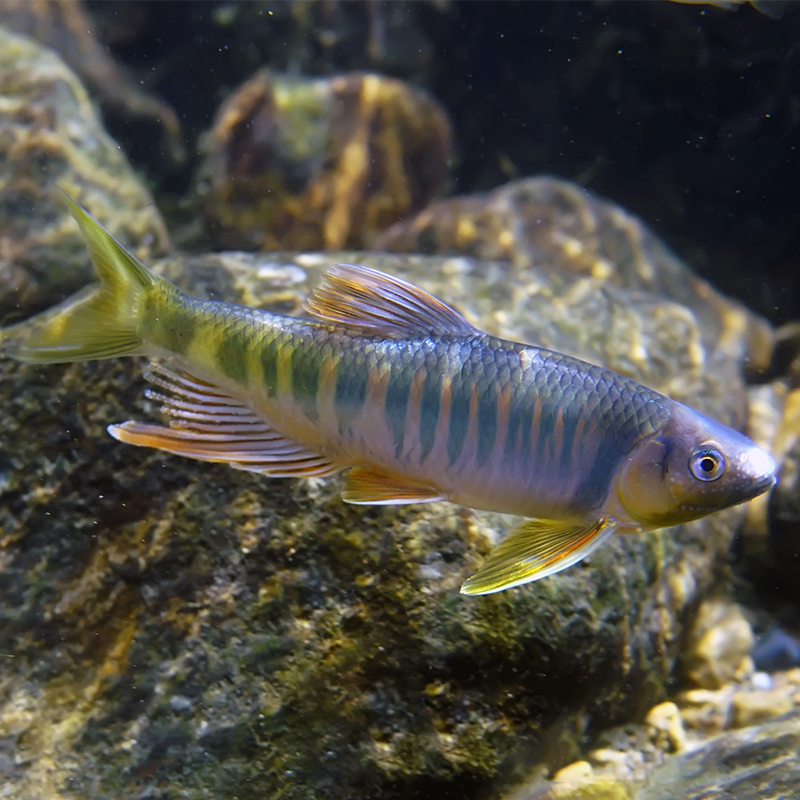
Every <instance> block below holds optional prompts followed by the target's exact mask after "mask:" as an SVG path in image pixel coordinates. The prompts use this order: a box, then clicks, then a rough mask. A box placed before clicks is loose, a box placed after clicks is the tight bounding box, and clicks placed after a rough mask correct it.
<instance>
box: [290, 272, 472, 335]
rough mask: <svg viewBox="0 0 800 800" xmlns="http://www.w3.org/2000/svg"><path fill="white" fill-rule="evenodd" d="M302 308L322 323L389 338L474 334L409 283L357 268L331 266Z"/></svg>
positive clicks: (450, 310)
mask: <svg viewBox="0 0 800 800" xmlns="http://www.w3.org/2000/svg"><path fill="white" fill-rule="evenodd" d="M304 308H305V310H306V311H307V312H308V313H309V314H311V315H312V316H314V317H317V318H318V319H321V320H323V321H325V322H334V323H339V324H341V325H352V326H357V327H358V328H360V329H361V330H364V331H367V332H369V333H374V334H380V335H383V336H388V337H392V338H400V337H407V336H410V335H419V334H429V335H448V334H449V335H454V336H471V335H473V334H475V333H477V330H476V328H475V327H474V326H473V325H472V324H471V323H470V322H469V321H468V320H467V319H466V318H465V317H463V316H462V315H461V314H459V313H458V311H456V310H455V309H453V308H450V306H448V305H446V304H445V303H443V302H442V301H441V300H437V299H436V298H435V297H433V296H432V295H430V294H428V293H427V292H425V291H423V290H422V289H420V288H419V287H417V286H414V284H412V283H408V282H407V281H404V280H401V279H400V278H395V277H394V276H392V275H387V274H386V273H384V272H381V271H380V270H377V269H372V268H370V267H362V266H359V265H357V264H337V265H335V266H333V267H331V268H330V269H329V270H328V271H327V272H326V273H325V276H324V277H323V279H322V283H321V284H320V285H319V286H318V287H317V288H316V289H314V291H313V293H312V295H311V297H310V298H309V299H308V300H307V301H306V302H305V304H304Z"/></svg>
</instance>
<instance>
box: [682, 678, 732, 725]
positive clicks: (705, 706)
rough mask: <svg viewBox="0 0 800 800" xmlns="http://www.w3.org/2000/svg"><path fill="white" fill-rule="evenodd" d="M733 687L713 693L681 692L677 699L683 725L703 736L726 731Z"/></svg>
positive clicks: (695, 690)
mask: <svg viewBox="0 0 800 800" xmlns="http://www.w3.org/2000/svg"><path fill="white" fill-rule="evenodd" d="M732 697H733V687H731V686H726V687H725V688H724V689H719V690H717V691H713V690H711V689H689V690H688V691H685V692H681V693H680V694H679V695H678V697H677V698H676V699H677V703H678V705H679V706H680V711H681V719H682V720H683V724H684V725H685V726H686V727H687V728H689V729H691V730H695V731H698V732H699V733H701V734H703V735H712V734H716V733H721V732H722V731H724V730H725V729H726V728H727V727H728V725H729V722H730V718H731V699H732Z"/></svg>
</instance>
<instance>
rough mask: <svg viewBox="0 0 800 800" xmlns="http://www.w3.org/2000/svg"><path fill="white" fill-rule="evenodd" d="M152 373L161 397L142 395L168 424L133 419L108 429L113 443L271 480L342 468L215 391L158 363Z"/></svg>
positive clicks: (151, 392) (149, 393) (150, 376)
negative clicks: (158, 406) (156, 404)
mask: <svg viewBox="0 0 800 800" xmlns="http://www.w3.org/2000/svg"><path fill="white" fill-rule="evenodd" d="M150 369H151V371H150V372H148V373H147V374H146V376H145V377H146V378H147V379H148V380H149V381H150V383H152V384H154V385H155V386H158V387H159V389H161V390H163V391H164V393H162V392H159V391H154V390H152V389H148V390H147V393H146V396H147V397H148V398H149V399H151V400H155V401H157V402H160V403H161V412H162V413H163V414H164V415H165V416H167V417H169V418H170V422H169V425H168V426H164V425H153V424H148V423H144V422H133V421H128V422H123V423H122V424H120V425H109V426H108V432H109V433H110V434H111V435H112V436H113V437H114V438H115V439H119V440H120V441H121V442H126V443H128V444H133V445H139V446H140V447H153V448H156V449H158V450H164V451H165V452H167V453H174V454H175V455H180V456H187V457H188V458H195V459H197V460H199V461H212V462H218V463H224V464H228V465H229V466H231V467H234V468H235V469H243V470H248V471H251V472H260V473H263V474H265V475H269V476H271V477H274V478H301V477H305V478H307V477H312V476H315V477H316V476H323V475H332V474H333V473H335V472H338V471H339V470H340V469H341V467H339V466H337V465H335V464H333V463H332V462H331V461H329V460H328V459H327V458H326V457H325V456H323V455H322V454H320V453H316V452H314V451H313V450H310V449H309V448H307V447H305V446H304V445H302V444H300V443H298V442H295V441H292V440H291V439H288V438H286V437H285V436H283V434H281V433H279V432H278V431H275V430H273V429H272V428H270V426H269V425H268V424H267V423H266V422H265V421H264V420H263V419H261V418H260V417H259V416H258V415H257V414H255V413H254V412H253V410H252V409H250V408H249V407H248V406H247V405H246V404H245V403H243V402H241V401H240V400H237V399H236V398H233V397H230V396H229V395H227V394H226V393H225V392H224V390H222V389H220V388H219V387H217V386H214V385H212V384H210V383H206V382H205V381H202V380H200V379H199V378H195V377H194V376H193V375H189V374H188V373H185V372H184V373H177V372H173V371H172V370H169V369H167V368H166V367H164V366H161V365H159V364H153V365H151V368H150Z"/></svg>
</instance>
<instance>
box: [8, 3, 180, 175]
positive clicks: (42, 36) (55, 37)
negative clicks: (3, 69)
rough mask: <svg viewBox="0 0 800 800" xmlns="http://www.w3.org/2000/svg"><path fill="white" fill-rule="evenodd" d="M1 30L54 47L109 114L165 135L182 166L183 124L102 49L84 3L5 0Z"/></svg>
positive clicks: (170, 150) (166, 104)
mask: <svg viewBox="0 0 800 800" xmlns="http://www.w3.org/2000/svg"><path fill="white" fill-rule="evenodd" d="M0 25H1V26H3V27H4V28H7V29H8V30H11V31H15V32H17V33H21V34H24V35H26V36H30V37H31V38H32V39H36V40H37V41H38V42H40V43H41V44H43V45H46V46H47V47H52V48H53V50H55V51H56V52H57V53H58V54H59V55H60V56H61V58H62V59H63V60H64V62H65V63H66V64H67V65H68V66H69V68H70V69H72V70H74V71H75V72H76V73H77V74H78V76H79V77H80V79H81V81H82V82H83V83H84V85H85V86H87V87H88V88H89V91H91V92H92V94H93V95H94V96H95V97H96V98H97V99H98V100H99V101H100V103H101V105H102V106H103V107H104V109H107V110H108V111H110V112H111V113H116V114H120V115H122V116H124V117H125V118H126V119H127V121H128V122H130V120H131V119H135V118H143V119H145V120H148V121H149V122H150V123H151V124H152V126H153V127H154V128H155V127H158V128H160V129H161V132H162V133H163V134H164V139H165V143H166V145H167V147H166V149H167V150H168V151H169V152H170V153H171V155H172V158H173V160H174V161H182V160H183V159H184V158H185V156H186V154H185V151H184V149H183V141H182V133H181V124H180V121H179V120H178V115H177V114H176V113H175V110H174V109H173V108H172V107H171V106H170V105H169V104H168V103H166V102H164V101H163V100H161V99H160V98H158V97H156V96H155V95H153V94H151V93H149V92H147V91H145V90H144V89H142V87H141V86H139V84H138V82H137V81H135V80H134V79H133V77H132V76H131V75H129V74H128V73H127V71H126V70H125V69H124V68H123V67H121V66H120V65H119V64H118V63H117V62H116V61H114V59H113V58H112V57H111V55H110V54H109V52H108V48H107V47H105V46H103V45H102V44H100V43H99V42H98V41H97V40H96V38H95V34H94V26H93V24H92V20H91V18H90V17H89V15H88V14H87V13H86V8H85V5H84V3H83V2H81V0H37V2H30V0H3V2H2V3H0Z"/></svg>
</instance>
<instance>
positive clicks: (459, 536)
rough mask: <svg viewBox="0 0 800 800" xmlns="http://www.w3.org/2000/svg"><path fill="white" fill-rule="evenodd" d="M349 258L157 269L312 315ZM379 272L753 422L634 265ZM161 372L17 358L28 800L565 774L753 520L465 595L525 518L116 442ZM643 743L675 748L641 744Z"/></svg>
mask: <svg viewBox="0 0 800 800" xmlns="http://www.w3.org/2000/svg"><path fill="white" fill-rule="evenodd" d="M587 235H589V234H588V233H587ZM591 235H596V233H592V234H591ZM350 257H351V258H352V255H351V256H350ZM339 258H340V256H337V254H330V255H326V256H311V255H300V256H291V255H288V254H283V255H282V254H273V255H252V254H241V253H227V254H218V255H205V256H197V257H177V256H174V257H171V258H169V259H166V260H163V261H161V262H160V263H159V264H158V268H159V269H160V270H161V271H162V272H163V273H164V274H165V275H167V276H168V277H170V278H171V279H173V280H176V281H177V282H179V283H180V284H181V285H182V286H184V287H185V288H187V289H191V290H192V291H193V292H194V293H196V294H198V295H201V296H213V297H215V298H218V299H226V300H229V301H238V302H246V303H248V304H256V305H259V306H261V307H267V308H272V309H276V310H281V311H284V312H294V311H297V310H298V308H299V304H300V301H301V300H302V299H303V298H304V297H305V296H307V294H308V291H309V288H310V287H311V286H312V285H314V284H316V283H317V282H318V281H319V279H320V275H321V273H322V271H323V270H324V269H325V268H326V267H327V266H328V265H330V264H332V263H335V262H336V261H337V260H339ZM358 260H360V261H363V262H364V263H366V264H367V265H371V266H374V267H377V268H381V269H385V270H387V271H389V272H392V273H394V274H397V275H400V276H402V277H405V278H407V279H409V280H412V281H415V282H417V283H419V284H421V285H423V286H424V287H425V288H427V289H428V290H430V291H432V292H434V293H435V294H437V295H439V296H440V297H442V298H443V299H445V300H447V301H448V302H453V303H454V304H456V305H457V306H458V307H459V308H461V309H462V310H463V311H464V312H465V313H466V314H467V315H468V316H469V317H470V318H471V319H472V320H474V321H475V322H476V323H478V324H479V325H481V326H483V327H485V328H487V329H489V330H492V331H493V332H496V333H501V334H504V335H506V336H510V337H513V338H517V339H522V340H529V341H536V342H540V343H542V344H546V345H550V346H553V347H556V348H557V349H561V350H567V351H569V352H572V353H574V354H575V355H578V356H583V357H585V358H586V357H589V358H593V359H594V360H596V361H600V362H601V363H606V364H610V365H611V366H614V367H615V368H617V369H622V370H623V371H625V372H627V373H628V374H631V375H633V376H634V377H636V378H638V379H640V380H647V381H648V382H649V383H650V384H651V385H653V386H656V387H657V388H660V389H662V390H663V389H666V390H670V391H673V393H674V394H676V396H678V397H679V399H683V400H687V401H689V402H691V403H692V404H693V405H695V406H697V407H698V408H700V409H702V410H705V411H707V412H710V413H714V414H716V415H717V416H719V417H721V418H722V419H724V420H726V421H734V422H735V421H737V420H739V419H740V416H739V415H740V412H741V409H742V408H744V407H745V387H744V384H743V380H742V377H741V363H742V361H741V359H742V358H743V353H744V352H745V347H744V345H742V346H741V347H738V348H737V347H736V346H734V344H735V343H734V341H733V338H732V334H731V332H730V331H723V329H722V328H720V327H715V326H714V325H712V326H711V327H710V328H709V327H707V326H706V323H704V322H703V317H698V316H696V315H695V314H694V312H693V311H691V310H690V309H689V308H688V306H686V305H682V304H680V303H678V302H677V301H676V300H675V299H673V298H663V297H659V296H657V295H655V294H653V293H649V292H646V291H642V290H641V289H640V288H638V287H630V286H628V285H627V284H626V280H627V279H626V278H624V277H618V278H615V279H614V280H610V279H609V278H608V275H607V274H606V275H602V276H599V277H598V276H592V275H586V274H581V272H580V271H579V270H576V271H572V272H570V271H564V270H561V269H560V268H558V266H557V265H553V264H548V263H546V262H545V263H544V264H543V266H541V267H538V266H533V265H531V266H525V267H522V266H520V265H518V264H513V263H511V262H508V261H492V260H486V259H474V258H466V257H458V258H447V257H422V256H409V255H382V254H359V256H358ZM688 274H689V273H688V272H687V275H688ZM719 302H722V301H719ZM740 330H743V329H740ZM723 340H724V341H725V342H726V345H725V346H724V347H723V346H718V345H719V343H720V342H721V341H723ZM734 353H738V356H737V357H734V356H733V355H732V354H734ZM711 363H713V364H714V369H711V368H709V364H711ZM141 372H142V365H141V364H139V363H137V362H135V361H132V360H119V361H109V362H96V363H90V364H74V365H64V366H52V367H31V366H23V365H20V364H17V363H10V362H8V361H3V362H2V363H0V407H2V408H3V409H4V411H5V414H4V419H5V423H4V425H3V426H2V428H0V489H1V490H2V495H0V499H1V500H2V502H0V531H2V538H0V568H2V573H1V574H2V586H3V603H2V605H0V653H4V654H7V655H9V656H13V657H12V658H8V659H4V663H3V680H2V682H0V731H2V732H3V736H4V737H5V739H4V741H5V743H6V746H7V747H8V748H11V749H12V750H13V751H16V750H17V749H18V748H19V747H21V746H23V745H24V747H25V750H24V761H23V762H22V763H20V764H18V765H14V766H13V767H10V768H9V770H8V772H7V774H4V775H3V776H2V777H3V780H4V783H3V786H4V791H5V793H6V796H7V797H9V798H13V800H22V798H28V797H43V796H54V795H55V793H56V792H62V793H66V792H69V794H70V795H71V796H74V797H77V798H86V797H92V798H93V800H111V798H114V800H128V799H129V798H134V797H141V796H142V793H145V794H146V793H147V792H160V791H162V789H161V788H158V787H161V786H163V785H165V783H166V782H169V785H170V791H177V792H180V794H181V795H182V796H183V797H185V798H188V800H195V799H196V800H200V798H202V797H207V796H209V795H213V796H216V797H227V796H233V795H234V794H236V796H238V797H240V798H243V799H244V798H256V797H258V798H262V797H264V796H267V797H277V796H282V797H284V798H290V799H291V798H301V797H302V798H306V797H314V798H319V800H325V799H326V798H337V800H347V798H356V797H363V796H364V794H365V792H366V793H369V794H370V795H373V796H381V797H383V798H386V799H387V800H391V799H392V798H400V797H407V796H411V795H415V794H416V795H417V796H424V797H435V796H440V795H442V794H446V793H447V792H451V791H454V789H453V787H454V786H455V787H458V791H459V792H460V793H461V794H462V796H465V797H474V796H477V795H478V793H479V791H481V790H482V788H485V787H486V785H487V784H491V785H497V784H498V783H499V782H501V781H506V780H508V779H509V778H510V776H509V774H508V770H509V765H513V764H519V763H526V762H527V761H529V760H530V753H531V752H537V753H540V754H543V753H551V754H552V755H553V757H552V758H549V759H548V766H549V768H550V769H552V768H558V767H560V766H562V765H566V764H568V763H570V762H571V761H575V760H576V758H578V757H579V755H578V751H579V745H580V743H581V742H582V741H583V740H584V736H585V732H586V730H587V726H588V725H591V726H592V727H594V728H597V727H599V726H602V725H607V724H612V723H615V722H620V721H622V720H624V719H630V718H631V717H633V716H635V715H643V713H644V711H645V710H646V709H648V708H651V707H652V706H653V704H654V703H655V702H658V701H659V700H661V699H662V698H663V697H664V695H665V692H666V688H667V686H668V685H669V682H670V680H671V676H672V674H673V670H674V667H675V664H676V659H677V655H678V651H679V646H680V642H681V640H682V637H683V635H684V631H683V620H684V619H685V617H686V615H687V613H688V610H689V609H690V608H691V607H693V606H694V605H696V604H697V602H698V601H699V598H700V597H701V596H702V595H703V594H704V593H706V592H707V591H708V588H709V586H710V585H711V584H712V582H713V580H714V576H715V573H716V572H717V570H718V567H719V564H720V562H721V561H722V560H724V558H725V557H726V554H727V552H728V547H729V544H730V541H731V538H732V536H733V533H734V531H735V530H736V527H737V525H738V524H739V523H740V521H741V520H742V519H743V513H744V512H743V510H742V509H741V508H732V509H728V510H726V511H725V512H722V513H720V514H717V515H714V516H712V517H710V518H707V519H705V520H701V521H698V522H696V523H692V524H690V525H684V526H680V527H678V528H675V529H671V530H669V531H663V532H659V533H655V534H650V535H643V536H626V537H622V536H620V537H615V538H613V539H612V541H610V542H609V543H608V544H607V545H605V546H604V547H602V548H600V549H599V550H598V551H597V552H596V553H595V554H593V555H592V557H591V558H590V559H587V560H586V561H585V562H582V563H581V564H580V565H576V566H575V567H573V568H571V569H570V570H567V571H565V572H564V573H562V574H560V575H558V576H556V577H554V578H553V579H548V580H545V581H541V582H539V583H535V584H531V585H529V586H526V587H523V588H521V589H517V590H512V591H509V592H505V593H502V594H498V595H491V596H488V597H482V598H467V597H465V596H462V595H460V594H459V593H458V587H459V585H460V583H461V582H462V581H463V580H464V578H465V577H467V576H468V575H469V574H471V573H472V572H474V571H475V569H476V567H477V566H478V564H479V563H480V562H481V560H482V558H483V557H485V555H486V554H487V553H488V551H489V548H490V546H491V541H492V540H494V539H496V538H497V537H498V536H499V535H502V534H504V533H505V532H506V531H508V530H509V526H510V525H511V524H513V523H512V521H511V520H509V519H507V518H505V517H502V516H501V515H497V514H487V513H474V514H473V513H472V512H469V511H466V510H465V509H462V508H459V507H456V506H452V505H449V504H437V505H432V506H429V507H428V506H425V507H423V506H420V507H407V508H361V507H357V506H347V505H345V504H343V503H342V502H341V500H340V497H339V488H340V486H339V483H338V482H337V481H336V480H329V481H321V480H317V481H285V480H283V481H281V480H273V481H270V480H266V479H262V478H258V477H257V476H255V475H250V474H246V473H241V472H237V471H234V470H231V469H228V468H225V467H222V466H215V465H208V464H198V463H195V462H191V461H187V460H181V459H179V458H176V457H171V456H167V455H164V454H161V453H157V452H151V451H145V450H140V449H137V448H129V447H125V446H122V445H119V444H118V443H116V442H115V441H113V440H112V439H111V438H110V437H108V435H107V434H106V432H105V427H106V425H107V424H109V423H111V422H118V421H120V420H124V419H127V418H130V417H132V416H138V417H142V416H143V415H145V416H146V415H147V413H148V409H149V404H147V403H146V402H145V403H144V406H145V408H144V410H143V409H142V407H141V406H142V402H143V401H142V399H141V398H142V389H143V380H142V377H141ZM598 746H599V747H603V746H606V747H609V748H611V745H610V744H608V745H603V744H600V745H598ZM642 746H643V747H649V748H651V750H652V751H653V755H652V757H653V758H655V757H657V756H658V755H659V754H660V751H657V750H656V748H654V747H653V745H652V743H650V742H649V740H648V738H647V736H646V731H645V729H644V728H642ZM20 752H21V751H20ZM648 752H650V750H648ZM660 755H663V754H660ZM550 786H551V787H552V786H553V785H552V784H550ZM603 791H606V792H612V793H614V792H616V794H606V795H603V796H604V797H614V798H619V797H627V795H626V794H624V792H625V791H627V790H626V789H624V787H622V789H620V787H619V785H617V786H615V785H614V784H613V783H608V782H607V783H606V785H605V789H603ZM620 791H623V794H620V793H619V792H620ZM587 796H588V795H587ZM597 796H599V795H597Z"/></svg>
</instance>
